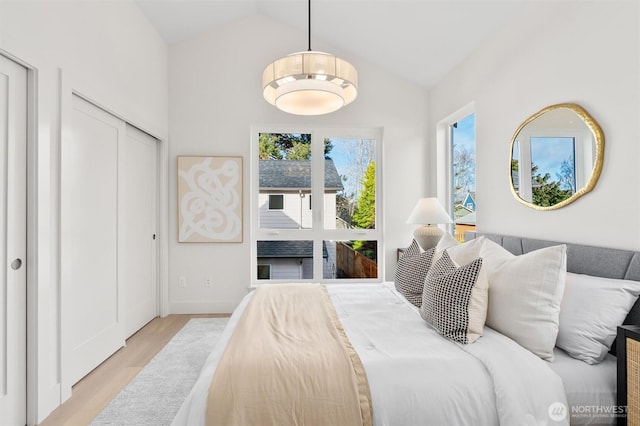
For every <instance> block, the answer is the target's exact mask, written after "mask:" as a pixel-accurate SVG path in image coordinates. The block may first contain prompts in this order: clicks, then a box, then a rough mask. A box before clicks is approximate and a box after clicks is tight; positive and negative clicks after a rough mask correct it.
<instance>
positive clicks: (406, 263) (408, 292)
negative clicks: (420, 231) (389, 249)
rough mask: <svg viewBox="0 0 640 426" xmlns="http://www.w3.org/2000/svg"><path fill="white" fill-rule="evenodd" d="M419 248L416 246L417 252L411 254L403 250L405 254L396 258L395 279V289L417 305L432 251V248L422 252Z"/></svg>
mask: <svg viewBox="0 0 640 426" xmlns="http://www.w3.org/2000/svg"><path fill="white" fill-rule="evenodd" d="M412 245H413V244H412ZM419 250H420V248H419V247H418V254H413V255H410V254H407V251H405V254H403V255H402V256H401V257H400V259H398V265H397V267H396V281H395V285H396V290H398V291H399V292H400V294H402V295H403V296H404V297H405V298H406V299H407V300H408V301H409V302H411V303H413V304H414V305H416V306H417V307H420V305H421V304H422V292H423V289H424V279H425V277H426V276H427V272H429V268H430V267H431V261H432V259H433V253H434V249H429V250H427V251H425V252H422V253H420V252H419Z"/></svg>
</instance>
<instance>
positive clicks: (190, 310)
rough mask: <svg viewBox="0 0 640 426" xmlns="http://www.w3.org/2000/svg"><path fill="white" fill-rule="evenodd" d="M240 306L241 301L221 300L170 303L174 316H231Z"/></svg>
mask: <svg viewBox="0 0 640 426" xmlns="http://www.w3.org/2000/svg"><path fill="white" fill-rule="evenodd" d="M239 304H240V300H219V301H215V302H203V301H202V300H187V301H180V302H170V303H169V309H170V311H171V313H172V314H230V313H232V312H233V311H234V310H235V309H236V308H237V307H238V305H239Z"/></svg>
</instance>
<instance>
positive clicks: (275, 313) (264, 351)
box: [206, 284, 372, 426]
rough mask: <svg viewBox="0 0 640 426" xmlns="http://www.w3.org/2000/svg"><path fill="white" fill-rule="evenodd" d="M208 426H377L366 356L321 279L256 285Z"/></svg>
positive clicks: (213, 394) (218, 378) (213, 391)
mask: <svg viewBox="0 0 640 426" xmlns="http://www.w3.org/2000/svg"><path fill="white" fill-rule="evenodd" d="M206 420H207V426H228V425H233V426H243V425H246V426H249V425H252V426H254V425H260V426H268V425H273V426H276V425H277V426H284V425H286V426H289V425H309V426H334V425H341V426H349V425H358V426H361V425H365V426H369V425H371V424H372V408H371V395H370V391H369V385H368V382H367V378H366V375H365V372H364V368H363V367H362V363H361V362H360V358H359V357H358V355H357V354H356V352H355V350H354V349H353V347H352V346H351V344H350V342H349V340H348V339H347V336H346V334H345V332H344V330H343V329H342V325H341V324H340V321H339V319H338V316H337V314H336V311H335V308H334V307H333V304H332V303H331V300H330V298H329V295H328V293H327V290H326V288H325V287H324V286H323V285H320V284H275V285H264V286H261V287H258V288H257V289H256V291H255V294H254V295H253V297H252V300H251V301H250V303H249V304H248V305H247V307H246V309H245V311H244V312H243V314H242V317H241V318H240V321H239V323H238V325H237V326H236V329H235V330H234V333H233V336H232V337H231V339H230V341H229V344H228V346H227V348H226V349H225V352H224V354H223V355H222V358H221V359H220V362H219V363H218V365H217V367H216V371H215V374H214V377H213V380H212V382H211V386H210V388H209V396H208V405H207V414H206Z"/></svg>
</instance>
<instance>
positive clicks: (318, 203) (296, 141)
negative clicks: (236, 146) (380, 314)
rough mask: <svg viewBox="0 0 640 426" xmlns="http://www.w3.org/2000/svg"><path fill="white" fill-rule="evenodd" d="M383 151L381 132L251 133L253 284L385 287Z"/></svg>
mask: <svg viewBox="0 0 640 426" xmlns="http://www.w3.org/2000/svg"><path fill="white" fill-rule="evenodd" d="M381 152H382V150H381V137H380V131H379V130H377V129H355V130H344V129H340V130H332V129H304V130H303V129H287V128H259V129H257V128H256V129H253V130H252V156H253V157H254V158H255V159H256V161H254V162H253V167H254V168H253V172H254V173H253V175H254V176H255V178H254V180H253V181H252V183H251V199H252V206H253V207H252V210H251V214H252V220H251V241H252V262H253V263H254V265H256V266H255V267H253V268H252V270H254V271H256V275H255V276H254V278H253V282H254V283H256V282H257V281H258V280H259V281H260V282H261V283H263V282H264V281H266V280H268V281H270V282H287V281H294V280H295V281H302V282H332V281H336V282H337V281H340V282H342V281H344V280H350V281H352V282H372V281H380V277H381V276H382V274H381V273H380V272H379V271H378V252H379V245H380V244H381V238H380V237H381V235H382V232H381V229H380V224H381V223H382V221H381V218H380V214H379V212H380V211H381V208H380V178H379V176H380V165H381ZM276 195H277V196H279V197H281V198H280V199H276V198H275V197H276ZM267 264H269V265H270V271H269V278H265V277H266V272H265V271H264V270H263V269H261V266H262V265H267Z"/></svg>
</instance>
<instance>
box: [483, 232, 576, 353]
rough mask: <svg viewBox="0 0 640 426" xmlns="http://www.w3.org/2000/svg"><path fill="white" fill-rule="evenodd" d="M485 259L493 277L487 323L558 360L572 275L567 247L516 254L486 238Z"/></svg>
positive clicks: (489, 273) (536, 350) (524, 344)
mask: <svg viewBox="0 0 640 426" xmlns="http://www.w3.org/2000/svg"><path fill="white" fill-rule="evenodd" d="M480 257H482V258H483V261H484V267H485V268H486V273H487V277H488V279H489V306H488V309H487V321H486V324H487V325H488V326H489V327H491V328H493V329H495V330H497V331H499V332H500V333H502V334H504V335H505V336H508V337H510V338H511V339H513V340H515V341H516V342H517V343H519V344H520V345H521V346H523V347H525V348H527V349H529V350H530V351H531V352H533V353H534V354H536V355H538V356H539V357H540V358H542V359H545V360H549V361H552V360H553V348H554V347H555V343H556V338H557V336H558V323H559V316H560V303H561V300H562V293H563V290H564V282H565V279H566V275H567V247H566V245H564V244H562V245H557V246H552V247H547V248H543V249H540V250H535V251H532V252H529V253H526V254H523V255H520V256H515V255H513V254H512V253H510V252H509V251H507V250H506V249H505V248H503V247H502V246H500V245H499V244H497V243H495V242H493V241H492V240H490V239H485V240H484V243H483V244H482V247H481V249H480Z"/></svg>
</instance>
